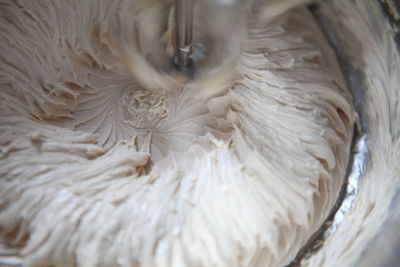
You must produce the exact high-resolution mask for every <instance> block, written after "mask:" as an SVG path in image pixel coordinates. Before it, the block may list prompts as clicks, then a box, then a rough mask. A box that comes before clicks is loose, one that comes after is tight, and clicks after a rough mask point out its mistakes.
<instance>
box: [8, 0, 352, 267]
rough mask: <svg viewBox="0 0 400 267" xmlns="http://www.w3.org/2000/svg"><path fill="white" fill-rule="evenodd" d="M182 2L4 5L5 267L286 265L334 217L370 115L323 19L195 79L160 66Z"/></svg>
mask: <svg viewBox="0 0 400 267" xmlns="http://www.w3.org/2000/svg"><path fill="white" fill-rule="evenodd" d="M289 2H291V1H288V3H289ZM291 3H293V2H291ZM291 3H289V4H291ZM170 6H171V5H170V3H158V2H156V1H138V0H136V1H128V0H121V1H108V0H107V1H106V0H102V1H77V0H76V1H25V2H22V1H5V0H3V1H0V7H1V8H0V10H1V16H0V18H1V22H0V49H1V50H0V51H1V53H0V62H1V65H0V68H1V74H0V75H1V76H0V86H1V87H0V88H1V94H0V102H1V103H0V114H1V117H0V130H1V137H0V145H1V154H0V159H1V165H0V175H1V176H0V263H2V264H7V263H8V264H16V265H18V264H20V265H24V266H45V265H46V266H47V265H49V266H85V267H86V266H118V265H119V266H282V265H285V264H288V263H290V261H291V260H292V259H293V258H294V257H295V255H296V253H297V252H298V250H299V249H300V248H301V247H302V246H303V245H304V244H305V243H306V242H307V240H308V239H309V237H310V236H311V235H312V234H313V233H314V232H315V231H316V230H317V229H318V228H319V227H320V226H321V224H322V222H323V221H324V220H325V218H326V216H327V214H328V213H329V211H330V210H331V208H332V207H333V205H334V203H335V201H336V199H337V196H338V192H339V189H340V187H341V185H342V182H343V179H344V174H345V169H346V166H347V162H348V155H349V147H350V142H351V138H352V132H353V123H354V120H355V113H354V111H353V108H352V105H351V97H350V94H349V93H348V92H347V90H346V88H345V84H344V81H343V78H342V75H341V73H340V70H339V67H338V65H337V62H336V58H335V55H334V54H333V52H332V51H331V49H330V47H329V45H328V43H327V42H326V41H325V39H324V37H323V35H322V33H321V32H320V30H319V28H318V26H317V24H316V22H315V21H314V19H313V17H312V16H311V15H310V14H309V13H308V11H307V9H305V8H302V9H296V10H292V11H289V12H286V13H284V14H281V12H282V11H283V10H282V11H281V12H278V13H274V14H273V15H270V16H274V17H268V16H267V15H268V14H264V13H263V12H260V14H259V15H258V16H254V17H253V18H252V19H251V20H250V21H249V23H248V26H247V29H246V34H245V35H244V36H245V38H241V39H240V55H239V56H238V58H237V59H236V61H235V64H234V65H232V66H231V69H229V70H226V71H227V72H229V73H230V74H229V75H228V76H227V77H229V79H228V80H223V79H222V81H223V82H221V80H218V79H216V77H215V76H212V77H213V79H212V80H211V81H207V83H206V82H204V81H205V80H207V76H205V77H203V79H202V80H201V81H197V80H195V81H191V82H185V81H184V80H183V79H181V78H180V77H177V76H174V75H172V74H171V75H168V74H167V73H164V74H160V73H158V71H157V70H156V69H154V68H153V67H152V66H153V65H151V64H149V63H148V62H151V58H152V57H154V56H155V55H157V52H156V51H159V50H158V49H159V48H160V47H158V45H159V43H160V42H156V44H155V42H152V40H155V39H157V38H159V37H160V36H162V35H163V34H164V33H165V31H166V30H167V26H166V23H165V21H166V20H167V18H168V16H169V12H170ZM277 14H281V15H277ZM276 16H278V17H276ZM144 70H146V71H147V70H148V71H149V72H144ZM205 75H207V74H205ZM210 75H212V74H210ZM210 77H211V76H210ZM206 85H207V86H210V88H213V92H214V93H209V92H208V93H207V94H202V93H201V92H203V91H207V89H209V88H203V87H205V86H206Z"/></svg>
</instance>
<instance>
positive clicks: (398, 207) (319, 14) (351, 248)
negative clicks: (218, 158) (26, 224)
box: [293, 0, 400, 267]
mask: <svg viewBox="0 0 400 267" xmlns="http://www.w3.org/2000/svg"><path fill="white" fill-rule="evenodd" d="M311 10H312V11H313V13H314V14H315V16H316V18H317V20H318V21H319V23H320V25H321V27H322V29H323V31H324V32H325V34H326V36H327V37H328V39H329V41H330V43H331V44H332V46H333V47H334V49H335V52H336V54H337V56H338V59H339V62H340V65H341V67H342V70H343V73H344V75H345V77H346V80H347V83H348V87H349V88H350V90H351V92H352V94H353V98H354V100H353V101H354V105H355V108H356V110H357V112H358V114H359V118H360V120H359V122H360V125H359V135H358V139H356V143H355V146H354V154H353V160H352V165H351V166H350V169H349V170H350V171H349V177H348V183H347V185H346V187H345V190H344V194H343V197H344V200H343V201H342V202H340V203H339V205H340V206H339V207H338V209H337V210H335V211H334V214H332V216H331V219H330V220H329V221H328V222H327V223H326V225H325V226H326V227H325V228H324V229H323V231H322V233H320V235H319V236H318V237H316V238H314V240H311V242H310V244H309V247H308V248H306V249H305V250H303V251H302V253H300V254H299V255H298V256H299V257H298V258H297V260H296V261H295V262H294V264H293V265H304V266H360V267H361V266H362V267H365V266H366V267H370V266H371V267H372V266H399V265H400V230H399V229H400V192H399V181H400V105H399V100H400V32H399V28H400V1H397V0H385V1H384V0H381V1H379V0H326V1H322V2H321V3H320V4H318V5H313V6H312V7H311Z"/></svg>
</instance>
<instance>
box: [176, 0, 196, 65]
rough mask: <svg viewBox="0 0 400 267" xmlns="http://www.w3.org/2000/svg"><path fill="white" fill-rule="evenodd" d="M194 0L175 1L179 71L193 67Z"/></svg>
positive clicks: (177, 63)
mask: <svg viewBox="0 0 400 267" xmlns="http://www.w3.org/2000/svg"><path fill="white" fill-rule="evenodd" d="M192 43H193V0H175V49H176V51H175V58H174V63H175V65H176V67H177V68H178V69H179V70H183V71H185V70H188V69H190V67H191V65H192Z"/></svg>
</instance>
